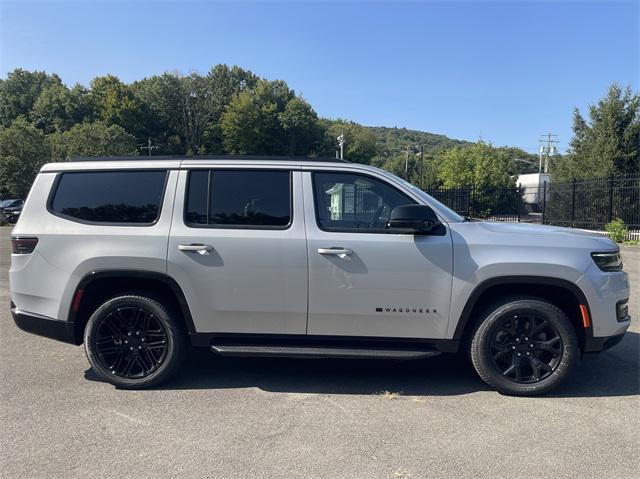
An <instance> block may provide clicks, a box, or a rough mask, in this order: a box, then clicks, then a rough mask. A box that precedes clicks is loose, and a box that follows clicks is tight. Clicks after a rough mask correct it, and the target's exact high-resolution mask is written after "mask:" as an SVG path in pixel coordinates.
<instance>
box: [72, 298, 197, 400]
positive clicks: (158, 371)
mask: <svg viewBox="0 0 640 479" xmlns="http://www.w3.org/2000/svg"><path fill="white" fill-rule="evenodd" d="M84 345H85V351H86V353H87V358H88V359H89V363H90V364H91V366H92V368H93V370H94V371H95V372H96V373H97V374H98V376H99V377H100V378H101V379H103V380H105V381H107V382H110V383H111V384H114V385H116V386H118V387H120V388H123V389H142V388H147V387H153V386H156V385H158V384H160V383H161V382H162V381H164V380H165V379H167V378H168V377H169V376H170V375H171V374H173V373H174V372H175V371H176V370H177V369H178V367H179V366H180V364H181V363H182V360H183V359H184V356H185V353H186V349H187V334H186V328H185V327H184V323H183V322H182V318H181V316H180V315H179V314H178V313H177V312H175V311H174V310H173V309H172V308H170V307H167V306H166V305H164V304H162V303H161V302H159V301H157V300H156V299H153V298H152V297H149V296H146V295H138V294H126V295H122V296H118V297H115V298H112V299H109V300H107V301H106V302H105V303H104V304H103V305H102V306H100V307H99V308H98V309H96V311H95V312H94V313H93V315H91V318H89V322H88V323H87V327H86V329H85V334H84Z"/></svg>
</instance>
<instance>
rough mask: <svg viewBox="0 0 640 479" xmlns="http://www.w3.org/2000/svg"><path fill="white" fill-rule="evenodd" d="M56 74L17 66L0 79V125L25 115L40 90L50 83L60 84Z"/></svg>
mask: <svg viewBox="0 0 640 479" xmlns="http://www.w3.org/2000/svg"><path fill="white" fill-rule="evenodd" d="M61 84H62V81H61V80H60V77H59V76H58V75H48V74H47V73H46V72H43V71H35V72H30V71H26V70H23V69H21V68H17V69H15V70H14V71H12V72H10V73H8V74H7V78H6V80H1V81H0V126H4V127H8V126H9V125H11V123H12V122H13V121H14V120H15V119H16V118H18V116H20V115H23V116H25V117H27V116H28V115H29V113H30V112H31V109H32V108H33V105H34V103H35V102H36V100H37V99H38V97H39V96H40V93H41V92H42V90H44V89H45V88H46V87H48V86H51V85H61Z"/></svg>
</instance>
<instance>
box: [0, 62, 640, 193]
mask: <svg viewBox="0 0 640 479" xmlns="http://www.w3.org/2000/svg"><path fill="white" fill-rule="evenodd" d="M638 111H639V99H638V95H637V94H633V93H632V92H631V90H630V89H629V88H627V89H625V90H623V89H621V88H620V87H618V86H617V85H613V86H612V87H611V89H610V90H609V93H608V95H607V97H605V98H604V99H602V100H601V101H600V102H599V103H598V104H597V105H595V106H592V107H591V108H590V110H589V117H590V118H589V120H588V121H587V120H585V119H584V118H583V117H582V116H581V114H580V113H579V112H578V111H576V112H575V117H574V131H575V137H574V139H573V140H572V143H571V152H570V154H569V155H568V158H567V160H566V161H563V162H559V161H558V162H556V165H555V167H556V170H555V173H556V174H557V175H564V176H578V177H580V176H588V175H594V176H597V175H602V174H606V173H623V172H635V171H638V168H639V165H638V161H639V159H638V158H639V155H640V153H639V152H640V144H639V141H640V140H639V138H640V127H639V120H638V115H639V114H638ZM340 135H344V139H345V144H344V158H345V159H346V160H349V161H352V162H356V163H366V164H372V165H375V166H378V167H381V168H385V169H387V170H390V171H392V172H394V173H396V174H398V175H400V176H402V177H407V178H408V179H409V180H410V181H411V182H413V183H414V184H424V185H435V184H442V185H445V186H459V185H465V186H468V185H470V184H471V185H478V186H498V185H506V184H509V183H510V181H511V180H510V178H511V177H513V176H514V175H517V174H518V173H521V172H525V171H530V170H529V169H530V168H531V166H529V165H528V164H527V163H526V162H515V161H514V160H515V159H516V158H521V159H525V160H528V161H529V162H531V161H532V160H534V159H535V156H534V155H529V154H527V153H526V152H524V151H522V150H519V149H517V148H509V147H500V148H495V147H493V146H491V145H488V144H485V143H483V142H478V143H470V142H466V141H460V140H453V139H450V138H447V137H446V136H444V135H436V134H432V133H426V132H420V131H415V130H407V129H405V128H386V127H366V126H363V125H360V124H358V123H355V122H352V121H348V120H343V119H336V120H330V119H325V118H318V115H317V113H316V112H315V111H314V109H313V108H312V107H311V105H310V104H309V103H308V102H307V101H306V100H305V99H304V98H302V97H301V96H300V95H298V94H296V92H295V91H294V90H292V89H291V88H289V86H288V85H287V84H286V83H285V82H284V81H281V80H277V81H267V80H265V79H263V78H260V77H258V76H257V75H255V74H254V73H252V72H250V71H248V70H244V69H242V68H240V67H237V66H228V65H216V66H214V67H213V68H211V70H209V71H208V72H207V73H206V74H205V75H201V74H198V73H190V74H188V75H183V74H181V73H179V72H167V73H163V74H161V75H152V76H149V77H146V78H143V79H141V80H138V81H135V82H133V83H131V84H127V83H125V82H123V81H121V80H120V79H119V78H118V77H116V76H114V75H105V76H99V77H96V78H94V79H93V80H92V81H91V83H90V85H89V86H88V87H84V86H82V85H75V86H74V87H72V88H69V87H67V86H66V85H65V84H63V83H62V81H61V79H60V77H58V76H57V75H55V74H47V73H46V72H42V71H33V72H30V71H26V70H22V69H16V70H14V71H13V72H10V73H9V74H8V75H7V77H6V78H4V79H0V174H2V176H1V177H0V188H1V189H2V190H0V194H2V195H4V194H8V193H9V192H10V193H11V194H14V195H18V194H19V195H23V194H25V193H26V189H28V185H29V184H30V182H31V181H32V180H33V178H34V176H35V174H36V171H37V169H38V168H39V167H40V165H42V164H43V163H45V162H47V161H64V160H65V159H68V158H71V157H74V156H92V155H100V156H108V155H119V154H136V153H140V150H139V148H140V147H141V146H143V145H145V144H146V143H147V141H148V140H151V142H152V143H153V145H154V146H155V147H156V150H154V154H175V155H181V154H273V155H309V156H328V157H335V156H336V152H337V151H338V142H337V138H338V136H340ZM418 146H422V147H423V148H424V163H423V166H424V167H423V171H422V174H421V172H420V157H419V156H418V155H417V152H418V148H417V147H418ZM407 151H408V152H409V154H408V155H409V156H408V158H409V161H408V163H407ZM405 169H406V170H407V171H405Z"/></svg>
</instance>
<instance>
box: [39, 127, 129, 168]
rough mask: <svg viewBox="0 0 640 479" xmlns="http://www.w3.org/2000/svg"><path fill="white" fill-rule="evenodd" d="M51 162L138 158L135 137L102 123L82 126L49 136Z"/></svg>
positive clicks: (121, 129) (119, 128)
mask: <svg viewBox="0 0 640 479" xmlns="http://www.w3.org/2000/svg"><path fill="white" fill-rule="evenodd" d="M49 141H50V144H51V158H52V161H66V160H68V159H70V158H74V157H77V156H114V155H136V154H137V145H136V139H135V137H134V136H133V135H131V134H129V133H127V132H126V131H125V130H124V129H123V128H122V127H121V126H118V125H106V124H104V123H101V122H95V123H80V124H78V125H75V126H74V127H73V128H71V129H70V130H68V131H65V132H56V133H53V134H52V135H50V136H49Z"/></svg>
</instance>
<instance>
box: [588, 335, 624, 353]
mask: <svg viewBox="0 0 640 479" xmlns="http://www.w3.org/2000/svg"><path fill="white" fill-rule="evenodd" d="M624 335H625V333H620V334H616V335H615V336H607V337H593V336H589V335H587V337H586V338H585V342H584V350H583V351H582V353H583V354H594V353H599V352H602V351H604V350H606V349H609V348H612V347H613V346H615V345H616V344H618V343H619V342H620V341H622V338H624Z"/></svg>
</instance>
